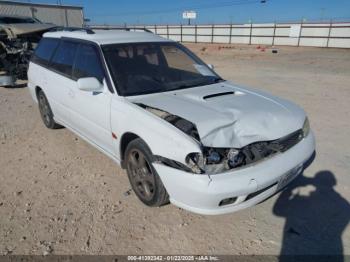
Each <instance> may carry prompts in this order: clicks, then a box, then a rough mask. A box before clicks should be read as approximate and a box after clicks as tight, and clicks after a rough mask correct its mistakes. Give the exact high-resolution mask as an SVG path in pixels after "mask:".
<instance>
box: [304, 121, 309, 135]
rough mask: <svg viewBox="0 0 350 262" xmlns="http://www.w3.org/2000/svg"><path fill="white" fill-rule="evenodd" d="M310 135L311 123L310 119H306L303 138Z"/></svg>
mask: <svg viewBox="0 0 350 262" xmlns="http://www.w3.org/2000/svg"><path fill="white" fill-rule="evenodd" d="M309 133H310V122H309V119H308V118H307V117H306V118H305V121H304V125H303V136H304V137H307V135H308V134H309Z"/></svg>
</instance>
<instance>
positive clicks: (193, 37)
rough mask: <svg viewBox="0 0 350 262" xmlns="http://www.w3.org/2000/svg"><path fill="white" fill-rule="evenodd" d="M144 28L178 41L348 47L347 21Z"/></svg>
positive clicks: (348, 25) (153, 26) (349, 31)
mask: <svg viewBox="0 0 350 262" xmlns="http://www.w3.org/2000/svg"><path fill="white" fill-rule="evenodd" d="M293 26H294V27H295V26H300V32H299V35H297V36H291V35H290V33H291V30H292V29H291V28H292V27H293ZM145 28H147V29H149V30H151V31H152V32H154V33H156V34H158V35H160V36H162V37H165V38H169V39H172V40H175V41H180V42H193V43H222V44H230V43H232V44H255V45H290V46H315V47H338V48H350V22H347V23H303V24H283V23H276V24H275V23H265V24H240V25H237V24H233V25H231V24H221V25H148V26H145Z"/></svg>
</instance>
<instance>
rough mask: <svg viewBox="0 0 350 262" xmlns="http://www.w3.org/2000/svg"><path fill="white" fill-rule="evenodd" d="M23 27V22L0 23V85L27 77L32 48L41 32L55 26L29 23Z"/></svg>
mask: <svg viewBox="0 0 350 262" xmlns="http://www.w3.org/2000/svg"><path fill="white" fill-rule="evenodd" d="M23 27H24V25H23V24H20V25H15V24H14V25H7V24H0V73H1V75H0V85H1V82H3V83H2V85H13V84H14V82H15V81H16V80H17V79H20V80H25V79H27V69H28V64H29V60H30V57H31V56H32V54H33V52H34V49H35V48H36V46H37V44H38V42H39V41H40V39H41V38H42V35H43V33H45V32H47V31H49V30H50V29H52V28H54V27H55V26H53V25H44V24H38V26H35V25H33V24H31V25H30V28H27V30H24V29H23ZM19 28H20V29H21V30H19ZM1 80H2V81H1ZM11 82H12V83H11Z"/></svg>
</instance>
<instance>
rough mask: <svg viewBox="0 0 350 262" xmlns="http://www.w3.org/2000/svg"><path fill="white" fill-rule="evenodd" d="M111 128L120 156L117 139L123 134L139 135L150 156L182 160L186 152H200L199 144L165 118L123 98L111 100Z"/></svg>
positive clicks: (181, 161)
mask: <svg viewBox="0 0 350 262" xmlns="http://www.w3.org/2000/svg"><path fill="white" fill-rule="evenodd" d="M111 129H112V132H113V133H115V134H116V135H117V139H116V140H115V146H116V147H115V148H117V149H118V150H117V151H118V152H117V156H118V158H119V159H121V155H120V151H119V148H120V139H121V138H122V136H123V134H125V133H134V134H135V135H137V136H139V137H140V138H142V139H143V140H144V141H145V142H146V144H147V145H148V146H149V148H150V149H151V151H152V153H153V154H154V155H159V156H162V157H165V158H168V159H171V160H175V161H178V162H180V163H183V164H186V163H185V158H186V156H187V154H189V153H191V152H201V149H200V144H199V143H198V142H197V141H195V140H194V139H193V138H191V137H190V136H188V135H187V134H185V133H183V132H182V131H181V130H179V129H177V128H176V127H174V126H173V125H171V124H170V123H168V122H167V121H165V120H163V119H161V118H159V117H157V116H155V115H154V114H152V113H150V112H148V111H147V110H145V109H143V108H141V107H139V106H137V105H135V104H133V103H132V102H130V101H128V100H126V99H125V98H123V97H116V98H113V99H112V103H111Z"/></svg>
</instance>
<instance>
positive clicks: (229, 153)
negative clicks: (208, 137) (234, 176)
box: [186, 148, 244, 174]
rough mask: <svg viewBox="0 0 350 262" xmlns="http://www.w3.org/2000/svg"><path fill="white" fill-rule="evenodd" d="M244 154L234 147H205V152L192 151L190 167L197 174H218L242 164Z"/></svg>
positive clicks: (188, 161)
mask: <svg viewBox="0 0 350 262" xmlns="http://www.w3.org/2000/svg"><path fill="white" fill-rule="evenodd" d="M243 162H244V155H243V154H242V153H241V151H240V150H238V149H234V148H231V149H230V148H229V149H228V148H203V153H190V154H188V155H187V157H186V163H187V165H188V167H189V168H190V169H191V170H192V172H193V173H195V174H204V173H206V174H216V173H220V172H224V171H227V170H229V169H232V168H235V167H238V166H241V165H242V163H243Z"/></svg>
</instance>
